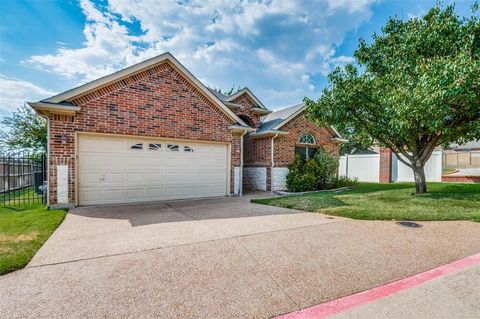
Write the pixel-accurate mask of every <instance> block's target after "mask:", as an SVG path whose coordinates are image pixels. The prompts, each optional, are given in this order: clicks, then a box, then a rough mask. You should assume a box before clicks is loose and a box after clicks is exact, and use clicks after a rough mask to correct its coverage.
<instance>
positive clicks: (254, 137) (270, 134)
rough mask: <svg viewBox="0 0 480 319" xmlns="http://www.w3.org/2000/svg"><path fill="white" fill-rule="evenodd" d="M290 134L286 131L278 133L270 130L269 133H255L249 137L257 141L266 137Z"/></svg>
mask: <svg viewBox="0 0 480 319" xmlns="http://www.w3.org/2000/svg"><path fill="white" fill-rule="evenodd" d="M287 134H288V132H285V131H278V130H268V131H263V132H258V133H257V132H255V133H250V134H249V135H248V136H249V137H251V138H253V139H256V138H265V137H271V136H275V135H287Z"/></svg>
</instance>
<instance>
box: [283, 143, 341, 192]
mask: <svg viewBox="0 0 480 319" xmlns="http://www.w3.org/2000/svg"><path fill="white" fill-rule="evenodd" d="M337 168H338V159H337V158H336V157H334V156H333V155H331V154H329V153H327V152H326V151H324V150H319V151H318V152H317V153H316V154H315V156H314V157H313V158H312V159H309V160H307V161H303V160H302V159H301V158H300V156H299V155H297V156H295V159H294V160H293V162H292V163H291V164H290V165H289V166H288V169H289V171H288V174H287V188H288V190H290V191H293V192H305V191H314V190H321V189H330V188H333V187H335V182H336V173H337Z"/></svg>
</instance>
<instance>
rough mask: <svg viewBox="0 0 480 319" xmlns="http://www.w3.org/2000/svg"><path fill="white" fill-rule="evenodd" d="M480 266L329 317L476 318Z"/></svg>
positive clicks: (479, 312) (479, 305)
mask: <svg viewBox="0 0 480 319" xmlns="http://www.w3.org/2000/svg"><path fill="white" fill-rule="evenodd" d="M479 317H480V266H475V267H469V268H466V269H463V270H461V271H458V272H454V273H451V274H448V275H446V276H445V277H442V278H439V279H436V280H434V281H431V282H427V283H425V284H422V285H420V286H417V287H413V288H410V289H408V290H405V291H401V292H399V293H397V294H394V295H392V296H388V297H385V298H382V299H378V300H376V301H374V302H370V303H368V304H366V305H363V306H360V307H358V308H352V309H350V310H347V311H345V312H342V313H340V314H337V315H334V316H331V317H329V318H332V319H333V318H335V319H357V318H358V319H360V318H362V319H363V318H389V319H403V318H411V319H416V318H418V319H442V318H445V319H470V318H471V319H476V318H479Z"/></svg>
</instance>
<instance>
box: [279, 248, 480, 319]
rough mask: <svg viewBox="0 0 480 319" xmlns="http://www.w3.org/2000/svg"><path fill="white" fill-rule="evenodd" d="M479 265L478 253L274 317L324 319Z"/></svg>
mask: <svg viewBox="0 0 480 319" xmlns="http://www.w3.org/2000/svg"><path fill="white" fill-rule="evenodd" d="M475 265H480V253H478V254H475V255H471V256H468V257H465V258H463V259H459V260H457V261H454V262H452V263H450V264H446V265H443V266H440V267H437V268H434V269H431V270H427V271H425V272H422V273H419V274H417V275H413V276H410V277H407V278H404V279H400V280H397V281H394V282H391V283H388V284H385V285H382V286H379V287H376V288H372V289H370V290H366V291H362V292H359V293H356V294H353V295H350V296H346V297H343V298H340V299H336V300H332V301H327V302H325V303H322V304H319V305H316V306H312V307H309V308H305V309H302V310H298V311H295V312H292V313H289V314H285V315H281V316H278V317H276V318H277V319H307V318H316V319H320V318H326V317H329V316H332V315H335V314H338V313H340V312H344V311H346V310H348V309H351V308H355V307H358V306H361V305H364V304H367V303H369V302H372V301H375V300H377V299H381V298H384V297H387V296H390V295H394V294H396V293H398V292H400V291H402V290H407V289H410V288H413V287H416V286H419V285H421V284H424V283H427V282H429V281H432V280H435V279H438V278H441V277H443V276H445V275H448V274H451V273H454V272H457V271H460V270H462V269H464V268H467V267H471V266H475Z"/></svg>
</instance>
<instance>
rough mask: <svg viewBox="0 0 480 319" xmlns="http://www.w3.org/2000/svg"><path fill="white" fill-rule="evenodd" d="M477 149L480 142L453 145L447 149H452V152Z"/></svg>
mask: <svg viewBox="0 0 480 319" xmlns="http://www.w3.org/2000/svg"><path fill="white" fill-rule="evenodd" d="M477 148H480V140H478V141H470V142H467V143H465V144H457V143H453V144H451V145H450V147H449V149H454V150H469V149H477Z"/></svg>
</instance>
